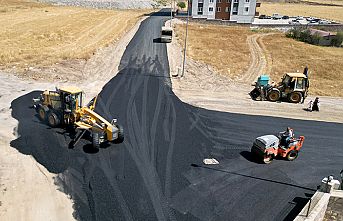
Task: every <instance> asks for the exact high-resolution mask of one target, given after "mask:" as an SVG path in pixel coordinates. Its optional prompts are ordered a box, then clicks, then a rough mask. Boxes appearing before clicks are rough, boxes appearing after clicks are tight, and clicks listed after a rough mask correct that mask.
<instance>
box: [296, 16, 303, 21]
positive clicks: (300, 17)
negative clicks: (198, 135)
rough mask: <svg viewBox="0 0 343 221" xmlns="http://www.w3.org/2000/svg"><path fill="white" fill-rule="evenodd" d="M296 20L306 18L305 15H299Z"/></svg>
mask: <svg viewBox="0 0 343 221" xmlns="http://www.w3.org/2000/svg"><path fill="white" fill-rule="evenodd" d="M296 20H304V17H303V16H297V17H296Z"/></svg>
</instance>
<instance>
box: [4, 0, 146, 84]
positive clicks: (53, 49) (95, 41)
mask: <svg viewBox="0 0 343 221" xmlns="http://www.w3.org/2000/svg"><path fill="white" fill-rule="evenodd" d="M0 11H1V12H0V15H1V16H0V26H1V29H0V48H1V51H0V68H1V69H5V70H6V72H12V73H16V74H20V75H21V76H26V77H31V78H35V79H39V78H43V77H44V78H46V76H49V79H51V80H59V79H68V80H75V79H77V78H78V77H79V76H80V75H82V74H83V73H81V72H78V73H77V74H76V73H75V74H74V75H70V74H69V73H70V71H72V72H76V71H77V70H80V69H82V68H83V66H84V65H85V64H86V60H87V59H89V58H90V57H91V56H92V55H93V54H94V53H95V52H96V50H97V49H98V48H102V47H105V46H107V45H109V44H110V43H112V42H113V41H114V42H115V41H118V40H119V39H120V38H121V37H122V34H123V33H125V32H126V31H128V30H130V29H131V28H132V27H133V26H134V25H135V24H136V22H137V21H138V20H139V19H140V18H141V17H142V16H143V15H144V14H145V13H147V12H149V11H148V10H141V11H138V10H94V9H85V8H79V7H57V6H52V5H46V4H38V3H35V2H31V1H25V0H8V1H0ZM51 65H53V66H52V67H51ZM71 76H74V79H72V78H71Z"/></svg>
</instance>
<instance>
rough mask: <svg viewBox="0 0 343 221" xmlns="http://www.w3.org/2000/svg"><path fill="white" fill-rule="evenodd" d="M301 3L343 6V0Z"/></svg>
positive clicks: (311, 0) (316, 0)
mask: <svg viewBox="0 0 343 221" xmlns="http://www.w3.org/2000/svg"><path fill="white" fill-rule="evenodd" d="M300 2H303V3H307V4H322V5H336V6H338V5H340V6H343V1H342V0H301V1H300Z"/></svg>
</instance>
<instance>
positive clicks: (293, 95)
mask: <svg viewBox="0 0 343 221" xmlns="http://www.w3.org/2000/svg"><path fill="white" fill-rule="evenodd" d="M308 87H309V81H308V79H307V77H306V76H305V75H304V74H302V73H286V74H285V75H284V76H283V78H282V80H281V82H280V83H279V84H278V85H277V86H276V87H272V88H271V89H269V90H268V91H267V98H268V100H270V101H278V100H280V99H281V98H286V99H287V100H288V101H289V102H291V103H300V102H301V100H302V99H303V98H306V96H307V92H308Z"/></svg>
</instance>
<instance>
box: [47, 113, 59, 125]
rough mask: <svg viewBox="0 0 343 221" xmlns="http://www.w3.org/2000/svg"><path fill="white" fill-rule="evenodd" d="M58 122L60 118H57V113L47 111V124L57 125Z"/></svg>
mask: <svg viewBox="0 0 343 221" xmlns="http://www.w3.org/2000/svg"><path fill="white" fill-rule="evenodd" d="M60 123H61V120H60V119H59V117H58V116H57V114H55V113H54V112H52V111H50V112H49V113H48V125H49V126H50V127H57V126H58V125H60Z"/></svg>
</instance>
